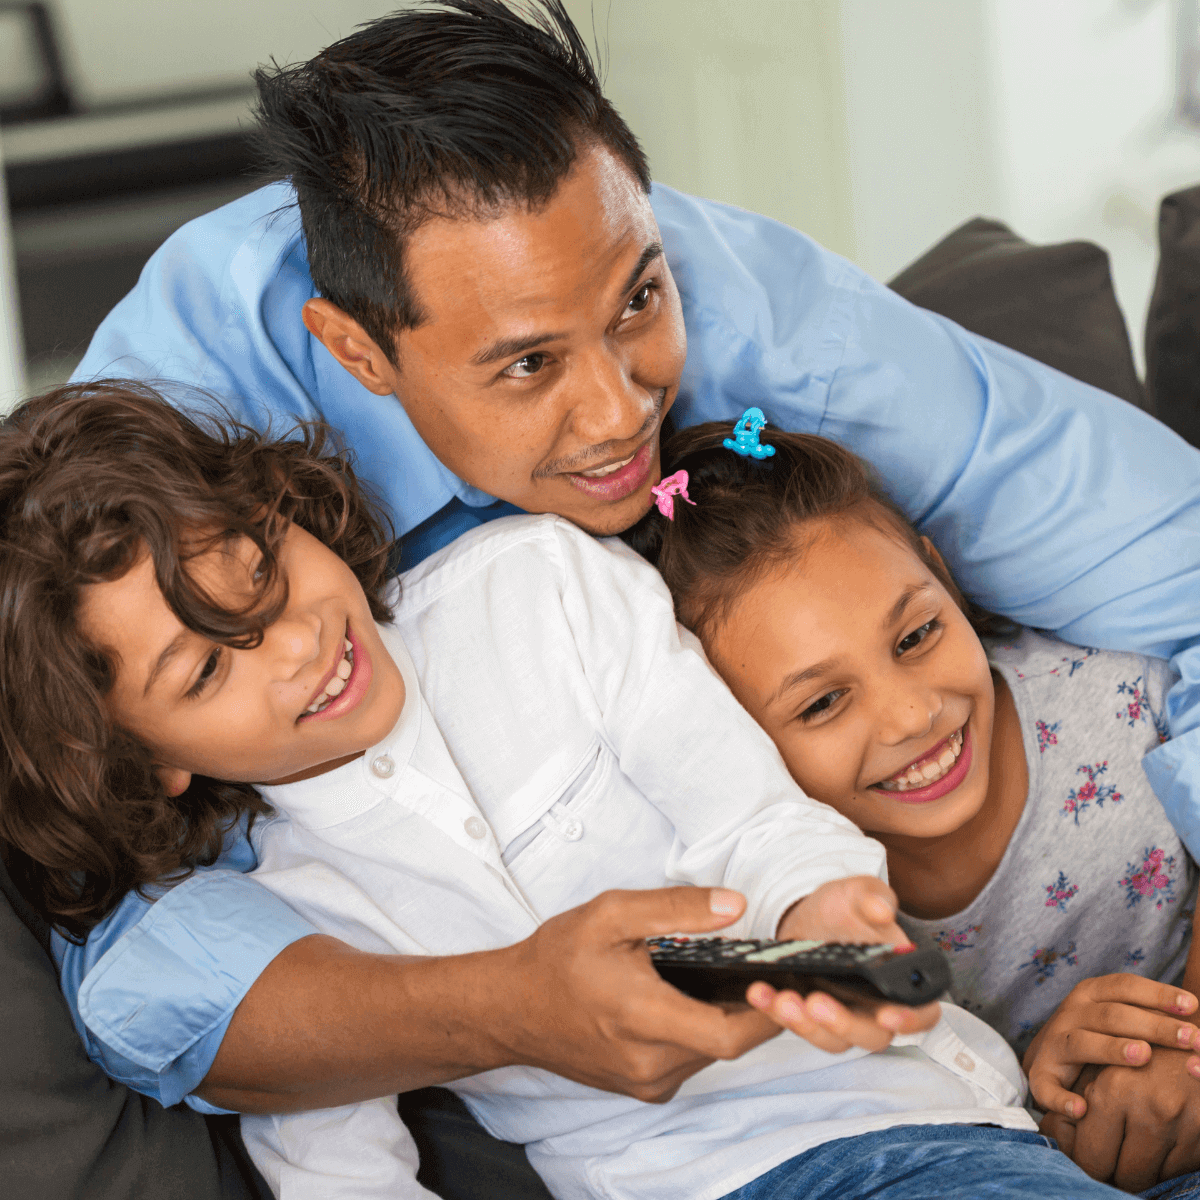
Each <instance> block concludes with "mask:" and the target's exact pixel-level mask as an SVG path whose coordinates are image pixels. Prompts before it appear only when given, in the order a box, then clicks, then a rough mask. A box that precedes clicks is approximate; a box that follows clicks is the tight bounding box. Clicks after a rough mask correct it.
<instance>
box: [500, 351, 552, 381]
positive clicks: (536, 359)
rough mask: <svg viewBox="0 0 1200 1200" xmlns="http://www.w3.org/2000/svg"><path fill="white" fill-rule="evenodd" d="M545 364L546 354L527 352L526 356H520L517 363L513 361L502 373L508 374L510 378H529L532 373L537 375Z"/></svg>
mask: <svg viewBox="0 0 1200 1200" xmlns="http://www.w3.org/2000/svg"><path fill="white" fill-rule="evenodd" d="M545 365H546V356H545V355H544V354H526V355H525V357H524V358H518V359H517V361H516V362H515V363H511V364H510V365H509V366H507V367H505V368H504V370H503V371H501V372H500V373H501V374H502V375H507V376H508V377H509V379H528V378H529V377H530V376H531V375H536V374H537V373H538V372H539V371H540V370H541V369H542V368H543V367H544V366H545Z"/></svg>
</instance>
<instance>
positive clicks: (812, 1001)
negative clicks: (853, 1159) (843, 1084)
mask: <svg viewBox="0 0 1200 1200" xmlns="http://www.w3.org/2000/svg"><path fill="white" fill-rule="evenodd" d="M775 936H776V937H778V938H780V939H790V938H818V939H820V940H822V941H828V942H890V943H892V944H894V945H901V946H903V945H907V944H908V938H907V936H906V935H905V933H904V931H903V930H902V929H901V928H900V926H899V925H897V924H896V893H895V892H893V891H892V889H891V888H890V887H888V885H887V884H886V883H884V882H883V881H882V880H881V879H876V878H875V876H873V875H855V876H852V877H851V878H849V879H836V880H834V881H833V882H831V883H826V884H823V885H822V886H821V887H819V888H817V890H816V891H815V892H813V893H812V894H811V895H809V896H806V897H805V898H804V899H803V900H801V901H799V902H798V903H796V904H793V905H792V907H791V908H789V909H788V911H787V912H786V913H785V914H784V916H783V919H782V920H781V921H780V922H779V928H778V931H777V932H776V935H775ZM746 999H747V1000H748V1001H749V1003H750V1004H751V1005H753V1006H754V1007H755V1008H757V1009H758V1010H759V1011H760V1012H764V1013H766V1014H767V1015H768V1016H769V1017H771V1019H772V1020H774V1021H776V1022H778V1023H779V1024H780V1025H782V1026H783V1027H784V1029H790V1030H791V1031H792V1033H794V1034H797V1035H798V1036H799V1037H802V1038H804V1039H805V1041H808V1042H811V1043H812V1044H813V1045H814V1046H816V1047H817V1048H818V1049H819V1050H827V1051H829V1053H830V1054H840V1053H841V1052H842V1051H843V1050H849V1049H850V1047H851V1046H859V1047H861V1048H862V1049H863V1050H882V1049H884V1047H885V1046H887V1045H888V1044H889V1043H890V1042H891V1040H892V1038H893V1036H895V1034H897V1033H919V1032H920V1031H922V1030H924V1029H932V1028H933V1027H934V1026H935V1025H936V1024H937V1023H938V1020H939V1018H940V1017H941V1008H940V1007H939V1006H938V1005H937V1004H926V1005H923V1006H922V1007H921V1008H906V1007H905V1006H904V1005H902V1004H884V1003H882V1002H881V1003H879V1004H878V1005H870V1003H869V1002H867V1006H866V1007H864V1008H862V1009H857V1008H856V1009H854V1010H853V1011H852V1010H851V1009H848V1008H847V1007H846V1006H845V1005H844V1004H841V1003H839V1002H838V1001H837V1000H835V999H834V998H833V997H832V996H829V995H826V994H825V993H824V992H811V993H809V995H808V996H804V997H801V996H799V995H798V994H797V993H796V992H793V991H784V992H777V991H776V990H775V989H774V988H773V987H771V986H770V985H769V984H766V983H756V984H753V985H752V986H751V987H750V988H749V990H748V991H747V993H746Z"/></svg>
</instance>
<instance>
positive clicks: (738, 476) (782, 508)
mask: <svg viewBox="0 0 1200 1200" xmlns="http://www.w3.org/2000/svg"><path fill="white" fill-rule="evenodd" d="M732 436H733V425H732V423H731V422H725V421H709V422H707V423H705V424H703V425H695V426H692V427H691V428H689V429H681V430H679V431H678V432H677V433H673V434H671V435H670V437H669V438H668V439H667V441H666V443H665V445H664V446H663V464H664V466H663V474H664V476H665V475H671V474H673V473H674V472H676V471H678V470H681V469H682V470H686V471H687V473H688V484H687V490H688V496H689V497H690V498H691V499H692V500H693V501H695V504H694V505H692V504H687V503H684V502H683V501H682V500H681V499H677V500H676V503H675V510H674V512H675V519H674V520H673V521H671V520H668V519H667V518H666V517H664V516H663V515H662V514H661V513H660V512H658V510H657V509H656V508H652V509H651V510H650V512H649V513H647V514H646V516H645V517H643V518H642V520H641V521H639V522H638V523H637V524H636V525H635V526H634V527H633V528H632V529H630V530H628V531H627V532H626V533H625V534H624V537H625V540H626V541H627V542H628V543H629V544H630V545H631V546H632V547H633V548H634V549H635V550H637V551H638V553H639V554H641V555H642V556H643V557H644V558H647V559H649V561H650V562H652V563H654V564H655V566H657V567H658V569H659V571H660V572H661V573H662V576H663V579H664V580H665V581H666V584H667V587H668V588H669V589H670V592H671V595H672V597H673V598H674V600H675V611H676V615H677V616H678V618H679V620H680V622H681V623H682V624H683V625H685V626H687V628H689V629H691V630H692V632H693V633H695V634H696V635H697V636H698V637H700V638H701V639H702V640H706V639H707V636H708V635H709V634H710V633H711V632H712V631H713V630H714V629H715V628H716V627H717V626H718V625H720V624H721V623H722V622H723V621H724V620H726V618H728V616H729V614H730V611H731V610H732V608H733V606H734V604H735V603H736V602H737V600H738V599H739V598H740V597H741V596H742V595H743V594H744V593H745V591H746V590H747V589H748V588H749V587H751V586H752V585H753V584H754V583H756V582H757V581H758V580H760V579H761V578H762V577H763V576H764V575H766V574H768V573H769V572H770V571H771V570H772V569H774V568H776V567H778V566H780V565H782V564H783V563H785V562H788V561H791V560H794V559H795V558H796V557H797V556H798V555H799V554H800V553H802V551H803V547H804V545H805V541H804V532H803V529H802V527H803V526H804V525H805V524H807V523H808V522H811V521H814V520H817V519H820V518H825V519H838V518H842V517H847V516H851V515H853V516H854V517H856V518H859V519H861V520H865V521H867V522H869V523H870V524H872V525H874V526H875V527H876V528H878V529H880V530H882V531H883V532H884V533H886V534H888V535H889V536H892V537H899V538H900V539H901V540H902V541H903V542H904V543H905V545H907V546H908V547H909V548H910V549H911V550H912V552H913V553H914V554H915V555H916V556H917V557H918V558H919V559H920V560H921V562H923V563H924V564H925V565H926V566H927V567H928V568H929V570H930V571H931V572H932V573H933V575H934V576H935V577H936V578H937V580H938V582H940V583H941V584H942V586H943V587H944V588H945V589H946V590H947V591H948V592H949V593H950V595H951V596H952V597H953V598H954V600H955V602H956V603H957V604H958V606H959V607H960V608H961V609H962V610H963V611H964V612H965V613H966V615H967V617H968V618H969V619H970V621H971V624H972V625H973V626H974V628H975V630H976V631H977V632H979V633H982V634H985V635H992V634H1001V633H1004V632H1007V631H1011V629H1012V628H1013V626H1012V625H1011V623H1009V622H1007V621H1005V620H1004V618H1002V617H996V616H994V615H993V614H991V613H988V612H985V611H984V610H983V609H981V608H978V607H977V606H975V605H974V604H972V603H970V602H969V601H968V600H966V599H965V598H964V597H963V595H962V593H961V592H960V591H959V589H958V587H957V585H956V584H955V582H954V580H953V579H951V578H950V575H949V573H948V572H947V571H946V568H945V567H944V566H943V565H942V563H941V562H940V561H939V559H938V558H937V557H935V556H934V555H933V554H931V553H930V552H929V550H928V549H927V548H926V547H925V545H924V543H923V542H922V541H921V535H920V534H919V533H918V532H917V531H916V529H915V528H914V527H913V525H912V523H911V522H910V521H909V519H908V518H907V517H906V516H905V515H904V513H903V512H902V511H901V510H900V508H899V507H898V506H897V505H896V504H895V502H894V501H893V500H891V499H890V498H889V497H888V495H887V494H886V493H885V492H884V491H883V489H882V488H881V487H880V485H879V483H878V482H877V481H876V480H875V478H874V476H873V475H872V473H871V471H870V469H869V468H868V467H867V465H866V464H865V463H864V462H863V461H862V460H861V459H859V458H857V457H855V455H853V454H851V453H850V451H849V450H846V449H844V448H843V447H841V446H839V445H838V444H837V443H836V442H831V441H830V440H829V439H828V438H822V437H816V436H815V435H813V434H807V433H788V432H787V431H786V430H782V429H775V428H770V429H768V430H767V431H766V432H765V433H764V434H763V439H764V440H765V441H766V442H768V443H769V444H770V445H773V446H774V447H775V454H774V455H773V456H772V457H770V458H766V459H753V458H745V457H743V456H742V455H740V454H737V453H735V452H734V451H732V450H727V449H725V447H724V445H723V444H722V443H723V441H724V439H725V438H731V437H732Z"/></svg>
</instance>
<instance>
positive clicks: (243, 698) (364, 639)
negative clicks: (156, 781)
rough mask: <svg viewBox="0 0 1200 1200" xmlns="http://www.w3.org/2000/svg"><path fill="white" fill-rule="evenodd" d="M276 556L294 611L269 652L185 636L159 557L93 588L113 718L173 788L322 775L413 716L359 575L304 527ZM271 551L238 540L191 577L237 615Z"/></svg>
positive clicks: (86, 601)
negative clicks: (405, 715)
mask: <svg viewBox="0 0 1200 1200" xmlns="http://www.w3.org/2000/svg"><path fill="white" fill-rule="evenodd" d="M276 555H277V560H278V566H279V573H280V578H281V579H283V580H286V581H287V585H288V599H287V604H286V607H285V608H284V611H283V612H282V613H281V614H280V616H279V617H278V619H277V620H276V621H274V622H272V623H271V624H270V625H268V626H267V628H266V630H265V632H264V636H263V640H262V642H261V644H260V645H258V646H255V647H253V648H250V649H245V650H239V649H231V648H230V647H228V646H224V645H221V644H219V643H216V642H213V641H212V640H211V639H209V638H206V637H204V636H203V635H201V634H198V633H195V632H194V631H192V630H190V629H188V628H187V627H185V626H184V625H183V624H182V622H181V621H180V620H179V618H178V617H177V616H176V615H175V613H174V612H172V611H171V609H170V608H169V607H168V605H167V603H166V601H165V599H164V598H163V595H162V592H161V591H160V590H159V588H158V584H157V581H156V579H155V575H154V568H153V563H152V562H151V560H150V558H149V556H148V555H143V557H142V558H141V559H140V560H139V561H138V562H137V563H136V564H135V565H134V567H133V568H131V569H130V570H129V571H128V572H127V573H126V574H125V575H124V576H122V577H121V578H120V579H116V580H113V581H111V582H108V583H100V584H94V585H92V586H91V587H89V588H87V589H86V591H85V593H84V598H83V601H82V604H81V611H80V627H81V629H82V630H83V632H84V634H85V636H86V637H87V638H88V639H89V640H90V641H91V642H92V643H93V644H94V645H96V646H97V647H99V648H102V649H103V650H105V651H106V652H108V653H109V654H110V656H111V657H112V659H113V662H114V665H115V669H116V680H115V683H114V685H113V687H112V690H111V692H110V693H109V696H108V704H109V709H110V712H111V714H112V717H113V719H114V721H115V722H116V723H117V724H118V725H120V726H121V727H123V728H125V729H127V730H129V731H130V732H131V733H132V734H133V735H134V736H136V737H137V738H138V739H139V740H140V741H142V742H143V743H144V744H145V745H147V746H148V747H149V748H150V750H151V752H152V753H153V754H154V756H155V760H156V762H157V763H158V764H159V768H160V774H161V775H162V777H163V779H164V783H165V784H166V786H167V788H168V791H170V792H172V793H176V792H179V791H182V790H183V789H184V788H186V786H187V784H188V782H189V781H190V778H191V776H192V775H193V774H198V775H207V776H211V777H213V778H216V779H225V780H229V781H230V782H237V783H284V782H291V781H293V780H295V779H301V778H308V777H309V776H312V775H317V774H321V773H323V772H324V771H327V770H331V769H332V768H333V767H336V766H339V765H341V764H342V763H344V762H348V761H350V760H351V759H353V758H356V757H358V755H360V754H362V753H363V751H365V750H366V749H368V748H369V747H370V746H373V745H374V744H375V743H376V742H378V741H380V740H381V739H382V738H384V737H385V736H386V735H387V734H388V733H389V732H390V731H391V729H392V727H393V726H394V725H395V723H396V721H397V720H398V719H399V716H400V711H401V709H402V708H403V705H404V682H403V679H402V678H401V675H400V672H399V670H398V669H397V667H396V665H395V663H394V662H393V661H392V659H391V656H390V655H389V654H388V652H387V650H386V649H385V647H384V645H383V643H382V641H381V640H380V638H379V632H378V630H377V629H376V626H375V622H374V620H373V618H372V616H371V611H370V607H369V606H368V604H367V598H366V596H365V595H364V593H363V590H362V587H361V586H360V585H359V583H358V580H357V579H356V578H355V576H354V574H353V572H352V571H351V570H350V569H349V567H347V566H346V564H345V563H343V562H342V560H341V559H340V558H338V557H337V555H336V554H334V553H333V551H331V550H329V549H328V548H327V547H326V546H324V545H322V544H321V543H320V542H319V541H317V539H316V538H314V537H313V536H312V535H311V534H309V533H307V532H305V531H304V530H303V529H301V528H300V527H299V526H297V525H291V526H289V527H288V530H287V533H286V534H285V536H284V538H283V540H282V541H281V543H280V544H279V545H278V546H277V548H276ZM257 556H258V551H257V549H256V547H255V546H254V545H253V543H252V542H250V541H249V540H248V539H244V538H242V539H233V540H230V541H229V542H228V543H225V544H219V545H218V546H217V547H216V548H214V549H211V550H209V551H207V552H206V553H204V554H203V555H201V556H200V557H198V558H196V559H193V560H192V561H191V562H190V563H189V571H190V573H191V575H192V577H193V579H194V580H195V581H196V583H197V584H199V585H200V586H202V587H203V588H204V589H205V590H206V591H207V592H208V593H209V594H210V595H211V596H212V597H213V598H214V599H215V600H216V601H217V602H218V603H219V604H221V605H222V607H227V608H229V609H231V610H232V609H236V608H238V607H239V606H240V605H244V604H245V603H246V601H247V600H248V599H249V598H250V597H251V596H252V595H253V580H254V571H255V569H256V563H257Z"/></svg>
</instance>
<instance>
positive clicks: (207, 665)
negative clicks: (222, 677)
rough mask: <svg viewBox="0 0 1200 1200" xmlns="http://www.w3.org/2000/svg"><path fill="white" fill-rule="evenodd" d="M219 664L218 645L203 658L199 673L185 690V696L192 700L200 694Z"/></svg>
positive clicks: (219, 651) (219, 650)
mask: <svg viewBox="0 0 1200 1200" xmlns="http://www.w3.org/2000/svg"><path fill="white" fill-rule="evenodd" d="M220 664H221V648H220V647H219V646H218V647H217V648H216V649H215V650H213V652H212V653H211V654H210V655H209V656H208V657H207V658H206V659H205V660H204V666H203V667H201V668H200V675H199V678H197V680H196V682H195V683H193V684H192V686H191V687H190V688H188V690H187V698H188V699H189V700H194V699H195V698H196V697H197V696H199V695H200V693H201V692H202V691H204V689H205V688H206V687H208V685H209V683H210V681H211V680H212V677H213V676H214V675H215V674H216V673H217V667H218V666H220Z"/></svg>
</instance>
